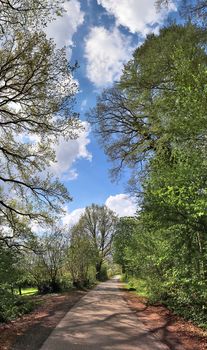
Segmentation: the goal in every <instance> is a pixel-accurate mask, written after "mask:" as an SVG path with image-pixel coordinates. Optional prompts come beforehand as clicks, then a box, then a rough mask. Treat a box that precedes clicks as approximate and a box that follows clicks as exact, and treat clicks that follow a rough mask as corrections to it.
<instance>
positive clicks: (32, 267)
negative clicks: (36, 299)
mask: <svg viewBox="0 0 207 350" xmlns="http://www.w3.org/2000/svg"><path fill="white" fill-rule="evenodd" d="M66 249H67V239H66V235H65V229H64V228H62V227H57V226H55V225H53V226H52V227H51V230H50V231H48V232H47V233H45V234H43V235H42V236H41V237H40V238H39V244H38V251H37V252H36V253H33V252H31V253H30V254H29V255H28V259H27V266H28V272H29V273H30V275H31V277H32V278H33V280H34V281H35V284H36V285H37V286H38V289H39V291H40V292H41V293H45V292H57V291H59V290H60V277H61V270H62V268H63V266H64V262H65V256H66Z"/></svg>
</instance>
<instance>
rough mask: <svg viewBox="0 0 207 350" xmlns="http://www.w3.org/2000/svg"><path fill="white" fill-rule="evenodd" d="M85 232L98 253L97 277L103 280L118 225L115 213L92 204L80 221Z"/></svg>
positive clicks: (104, 207)
mask: <svg viewBox="0 0 207 350" xmlns="http://www.w3.org/2000/svg"><path fill="white" fill-rule="evenodd" d="M80 222H81V225H82V227H83V228H84V232H85V233H86V234H87V235H88V237H89V238H90V239H91V241H92V243H93V247H94V249H95V252H96V257H97V258H96V275H97V279H101V268H102V265H103V262H104V261H105V260H106V259H107V257H108V256H109V255H110V254H111V244H112V240H113V236H114V232H115V227H116V223H117V217H116V215H115V213H114V212H113V211H112V210H110V209H109V208H107V207H106V206H105V205H103V206H99V205H97V204H92V205H91V206H90V207H86V209H85V213H84V214H83V215H82V217H81V219H80Z"/></svg>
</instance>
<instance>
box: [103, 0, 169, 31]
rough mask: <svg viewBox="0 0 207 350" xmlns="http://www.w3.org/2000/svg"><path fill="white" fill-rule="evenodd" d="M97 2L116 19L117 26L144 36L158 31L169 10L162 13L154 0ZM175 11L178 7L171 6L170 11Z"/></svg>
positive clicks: (109, 0) (106, 0)
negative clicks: (157, 8)
mask: <svg viewBox="0 0 207 350" xmlns="http://www.w3.org/2000/svg"><path fill="white" fill-rule="evenodd" d="M97 2H98V4H99V5H101V6H102V7H104V8H105V9H106V11H107V12H108V13H109V14H110V15H113V16H114V17H115V20H116V25H117V26H119V25H122V26H124V27H126V28H127V29H128V30H129V31H130V32H131V33H140V34H142V35H143V36H145V35H146V34H148V33H149V32H152V31H153V32H154V31H157V29H158V27H159V25H160V23H161V22H162V21H163V19H164V18H165V16H166V14H167V10H165V11H161V12H158V11H157V10H156V8H155V1H154V0H145V1H143V0H119V1H114V0H97ZM175 9H176V7H175V6H174V5H173V4H171V5H170V8H169V10H168V11H171V10H175ZM152 26H153V30H152Z"/></svg>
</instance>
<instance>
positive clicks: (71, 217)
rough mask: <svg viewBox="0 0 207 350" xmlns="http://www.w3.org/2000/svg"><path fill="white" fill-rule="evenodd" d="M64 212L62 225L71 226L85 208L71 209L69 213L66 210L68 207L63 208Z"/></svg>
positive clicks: (75, 222)
mask: <svg viewBox="0 0 207 350" xmlns="http://www.w3.org/2000/svg"><path fill="white" fill-rule="evenodd" d="M65 211H66V214H65V216H64V217H63V220H62V221H63V225H68V226H70V227H71V226H73V225H75V224H77V222H78V220H79V219H80V217H81V215H82V214H83V213H84V211H85V208H78V209H75V210H73V211H72V212H71V213H70V212H68V209H67V208H65Z"/></svg>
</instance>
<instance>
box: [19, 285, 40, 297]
mask: <svg viewBox="0 0 207 350" xmlns="http://www.w3.org/2000/svg"><path fill="white" fill-rule="evenodd" d="M21 291H22V296H27V295H34V294H37V292H38V289H37V288H36V287H31V288H22V289H21ZM14 293H15V294H16V295H19V290H18V289H17V288H15V290H14Z"/></svg>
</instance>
